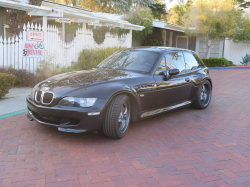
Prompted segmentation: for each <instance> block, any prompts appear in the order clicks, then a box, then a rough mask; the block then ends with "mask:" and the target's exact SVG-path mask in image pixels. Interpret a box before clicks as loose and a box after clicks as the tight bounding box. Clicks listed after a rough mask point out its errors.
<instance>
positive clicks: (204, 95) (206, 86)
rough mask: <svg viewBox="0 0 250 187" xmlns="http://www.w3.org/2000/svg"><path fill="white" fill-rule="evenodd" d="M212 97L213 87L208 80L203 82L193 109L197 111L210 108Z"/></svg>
mask: <svg viewBox="0 0 250 187" xmlns="http://www.w3.org/2000/svg"><path fill="white" fill-rule="evenodd" d="M211 96H212V86H211V84H210V82H209V81H208V80H205V81H203V82H202V83H201V84H200V86H199V89H198V92H197V94H196V98H195V100H194V102H193V103H192V107H193V108H196V109H205V108H207V107H208V105H209V103H210V101H211Z"/></svg>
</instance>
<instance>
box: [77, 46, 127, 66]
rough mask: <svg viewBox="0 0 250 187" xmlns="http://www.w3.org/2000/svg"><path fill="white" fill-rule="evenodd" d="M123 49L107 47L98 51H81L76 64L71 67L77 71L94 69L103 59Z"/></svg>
mask: <svg viewBox="0 0 250 187" xmlns="http://www.w3.org/2000/svg"><path fill="white" fill-rule="evenodd" d="M121 49H124V48H123V47H108V48H100V49H83V50H82V51H81V53H80V57H79V58H78V62H76V63H74V64H73V65H74V66H75V67H76V68H77V69H78V70H87V69H92V68H94V67H96V66H97V65H98V64H99V63H101V62H102V61H103V60H104V59H106V58H107V57H109V56H110V55H112V54H113V53H114V52H116V51H118V50H121Z"/></svg>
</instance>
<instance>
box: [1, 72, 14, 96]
mask: <svg viewBox="0 0 250 187" xmlns="http://www.w3.org/2000/svg"><path fill="white" fill-rule="evenodd" d="M14 83H15V76H13V75H10V74H6V73H0V98H2V97H3V96H5V95H6V94H7V93H9V89H11V88H12V87H13V86H14Z"/></svg>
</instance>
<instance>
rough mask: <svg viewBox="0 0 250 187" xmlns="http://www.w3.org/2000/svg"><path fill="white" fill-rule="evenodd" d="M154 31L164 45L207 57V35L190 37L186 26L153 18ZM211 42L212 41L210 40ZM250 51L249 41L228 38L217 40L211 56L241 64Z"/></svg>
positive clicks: (137, 42)
mask: <svg viewBox="0 0 250 187" xmlns="http://www.w3.org/2000/svg"><path fill="white" fill-rule="evenodd" d="M249 13H250V9H249ZM153 27H154V31H153V33H152V34H151V35H149V36H151V37H159V36H161V37H162V39H163V41H164V46H168V47H177V48H184V49H190V50H193V51H195V52H196V53H197V54H198V55H199V56H200V57H201V58H205V55H206V51H207V46H206V38H205V37H188V36H186V35H185V28H183V27H181V26H179V25H175V24H172V23H168V22H165V21H159V20H153ZM209 42H211V41H209ZM132 44H133V46H134V47H135V46H141V45H143V41H142V40H140V41H133V43H132ZM246 53H250V42H249V43H234V42H233V41H232V40H230V39H228V38H226V39H225V40H222V41H216V42H214V43H213V45H212V46H211V48H210V51H209V57H216V58H220V57H225V58H226V59H228V60H229V61H232V62H233V63H234V64H236V65H237V64H240V61H242V57H243V56H245V55H246Z"/></svg>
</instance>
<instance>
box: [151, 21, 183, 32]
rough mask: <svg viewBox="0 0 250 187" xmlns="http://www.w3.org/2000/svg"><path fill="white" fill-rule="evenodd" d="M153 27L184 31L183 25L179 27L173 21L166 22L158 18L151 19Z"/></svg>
mask: <svg viewBox="0 0 250 187" xmlns="http://www.w3.org/2000/svg"><path fill="white" fill-rule="evenodd" d="M153 27H158V28H162V29H168V30H172V31H178V32H185V31H184V30H185V29H184V27H181V26H179V25H176V24H173V23H168V22H165V21H159V20H153Z"/></svg>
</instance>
